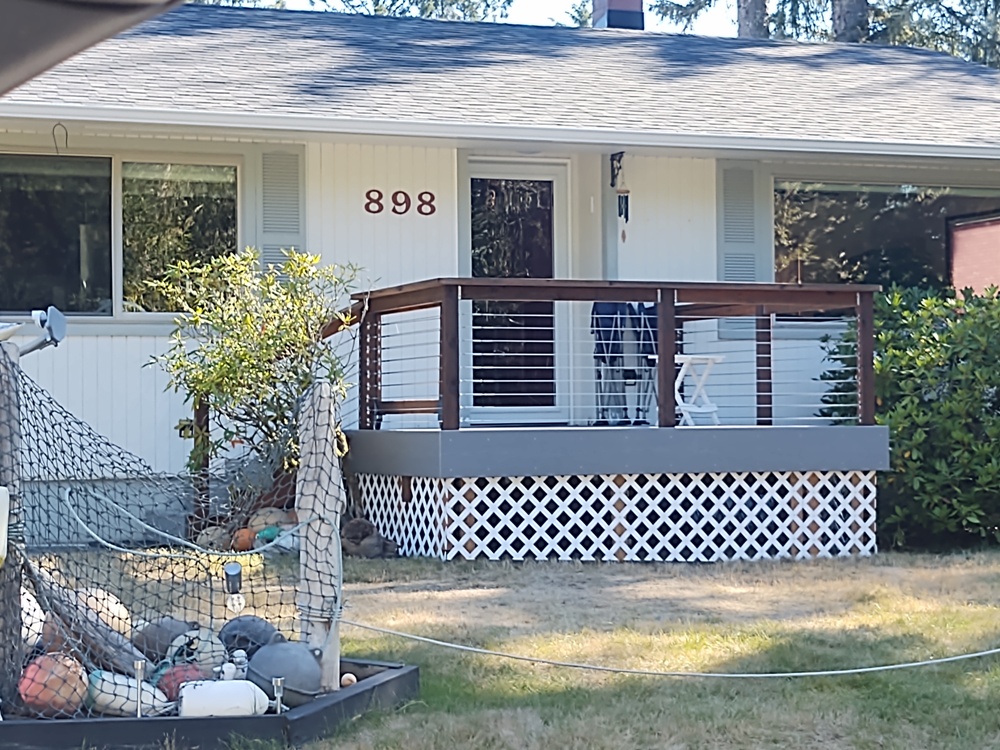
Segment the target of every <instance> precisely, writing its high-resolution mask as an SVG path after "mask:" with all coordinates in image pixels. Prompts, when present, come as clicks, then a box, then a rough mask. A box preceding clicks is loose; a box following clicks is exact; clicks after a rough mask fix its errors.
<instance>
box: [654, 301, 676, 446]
mask: <svg viewBox="0 0 1000 750" xmlns="http://www.w3.org/2000/svg"><path fill="white" fill-rule="evenodd" d="M657 297H658V301H657V305H656V351H657V362H656V364H657V367H656V390H657V393H658V394H659V399H658V403H659V424H660V427H675V426H676V425H677V398H676V396H675V395H674V355H675V354H676V353H677V309H676V304H677V295H676V292H675V291H674V290H673V289H660V290H659V291H658V292H657Z"/></svg>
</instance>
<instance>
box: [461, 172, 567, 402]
mask: <svg viewBox="0 0 1000 750" xmlns="http://www.w3.org/2000/svg"><path fill="white" fill-rule="evenodd" d="M553 187H554V186H553V182H552V181H551V180H505V179H479V178H477V179H473V180H472V275H473V277H476V278H535V279H551V278H552V277H553V272H554V270H555V269H554V267H553V266H554V260H553V257H554V253H553V226H554V216H553V209H552V206H553ZM553 327H554V306H553V303H551V302H479V301H476V302H473V304H472V367H473V405H474V406H492V407H519V408H524V407H546V406H555V395H556V388H555V341H554V337H553Z"/></svg>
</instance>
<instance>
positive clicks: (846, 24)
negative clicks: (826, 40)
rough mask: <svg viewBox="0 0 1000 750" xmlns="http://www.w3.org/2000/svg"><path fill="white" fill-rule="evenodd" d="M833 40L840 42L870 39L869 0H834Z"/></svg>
mask: <svg viewBox="0 0 1000 750" xmlns="http://www.w3.org/2000/svg"><path fill="white" fill-rule="evenodd" d="M833 38H834V40H835V41H838V42H864V41H866V40H867V39H868V0H833Z"/></svg>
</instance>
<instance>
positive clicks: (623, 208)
mask: <svg viewBox="0 0 1000 750" xmlns="http://www.w3.org/2000/svg"><path fill="white" fill-rule="evenodd" d="M624 158H625V152H624V151H619V152H618V153H617V154H612V155H611V187H613V188H614V189H615V192H616V193H617V194H618V230H619V234H620V236H621V241H622V244H624V243H625V241H626V240H627V239H628V234H627V233H626V231H625V228H626V225H627V224H628V220H629V189H628V185H627V184H626V183H625V172H624V168H623V166H622V161H623V159H624Z"/></svg>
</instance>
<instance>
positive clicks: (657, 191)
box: [616, 155, 718, 281]
mask: <svg viewBox="0 0 1000 750" xmlns="http://www.w3.org/2000/svg"><path fill="white" fill-rule="evenodd" d="M623 167H624V169H623V174H624V177H625V183H626V185H627V186H628V188H629V190H630V191H631V195H630V199H629V203H630V217H629V222H628V224H626V225H625V235H626V239H625V241H624V242H622V241H621V237H620V234H621V233H620V232H618V233H616V234H617V235H618V237H617V242H618V257H617V277H618V278H619V279H622V280H625V281H633V280H642V279H667V280H670V281H715V280H717V279H718V271H717V253H716V241H717V233H718V230H717V226H716V199H715V189H716V163H715V160H714V159H691V158H677V157H654V156H628V155H626V156H625V158H624V160H623ZM616 214H617V212H616Z"/></svg>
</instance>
